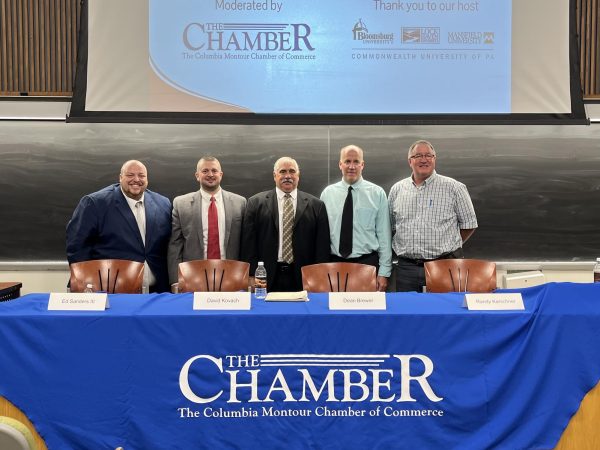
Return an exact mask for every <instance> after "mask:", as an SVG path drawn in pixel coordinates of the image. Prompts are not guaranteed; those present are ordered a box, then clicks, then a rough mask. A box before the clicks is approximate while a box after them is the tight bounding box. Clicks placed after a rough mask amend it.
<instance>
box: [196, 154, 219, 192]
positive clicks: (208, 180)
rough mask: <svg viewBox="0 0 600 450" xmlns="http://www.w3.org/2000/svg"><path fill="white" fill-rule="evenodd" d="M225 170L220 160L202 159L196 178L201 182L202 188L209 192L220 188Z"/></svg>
mask: <svg viewBox="0 0 600 450" xmlns="http://www.w3.org/2000/svg"><path fill="white" fill-rule="evenodd" d="M222 178H223V172H221V164H219V162H218V161H204V160H203V161H202V162H201V163H200V165H199V166H198V170H197V172H196V180H198V182H199V183H200V186H201V187H202V189H204V190H205V191H207V192H214V191H216V190H218V189H219V186H220V185H221V179H222Z"/></svg>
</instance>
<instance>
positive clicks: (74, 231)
mask: <svg viewBox="0 0 600 450" xmlns="http://www.w3.org/2000/svg"><path fill="white" fill-rule="evenodd" d="M147 187H148V172H147V170H146V167H145V166H144V164H142V163H141V162H139V161H135V160H131V161H127V162H126V163H125V164H123V167H122V168H121V173H120V175H119V183H117V184H113V185H110V186H107V187H105V188H104V189H101V190H100V191H98V192H94V193H92V194H88V195H86V196H84V197H83V198H82V199H81V200H80V202H79V204H78V205H77V208H76V209H75V212H74V213H73V217H72V218H71V220H70V221H69V223H68V225H67V259H68V261H69V264H70V263H74V262H81V261H89V260H93V259H128V260H131V261H138V262H144V263H146V267H145V270H144V272H145V275H144V284H145V286H148V287H149V290H150V292H168V291H169V289H170V285H169V275H168V271H167V247H168V244H169V237H170V236H171V202H170V201H169V199H167V198H166V197H164V196H162V195H160V194H157V193H156V192H152V191H150V190H148V189H146V188H147ZM136 215H137V219H136ZM138 223H139V224H138ZM143 232H145V233H144V236H143V235H142V233H143Z"/></svg>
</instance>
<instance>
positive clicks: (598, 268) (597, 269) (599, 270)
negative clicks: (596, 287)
mask: <svg viewBox="0 0 600 450" xmlns="http://www.w3.org/2000/svg"><path fill="white" fill-rule="evenodd" d="M594 283H600V258H596V265H595V266H594Z"/></svg>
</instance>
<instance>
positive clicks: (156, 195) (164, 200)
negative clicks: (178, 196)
mask: <svg viewBox="0 0 600 450" xmlns="http://www.w3.org/2000/svg"><path fill="white" fill-rule="evenodd" d="M144 195H147V196H148V197H150V198H151V199H152V200H154V201H155V202H156V203H159V204H163V205H169V206H171V200H169V199H168V198H167V197H165V196H164V195H162V194H159V193H158V192H154V191H151V190H150V189H146V190H145V191H144Z"/></svg>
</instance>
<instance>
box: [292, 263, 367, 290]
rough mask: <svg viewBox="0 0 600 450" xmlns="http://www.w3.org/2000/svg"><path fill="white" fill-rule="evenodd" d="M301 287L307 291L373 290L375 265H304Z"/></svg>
mask: <svg viewBox="0 0 600 450" xmlns="http://www.w3.org/2000/svg"><path fill="white" fill-rule="evenodd" d="M302 287H303V289H304V290H306V291H309V292H375V291H376V290H377V275H376V272H375V266H370V265H367V264H356V263H347V262H333V263H321V264H311V265H309V266H304V267H302Z"/></svg>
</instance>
